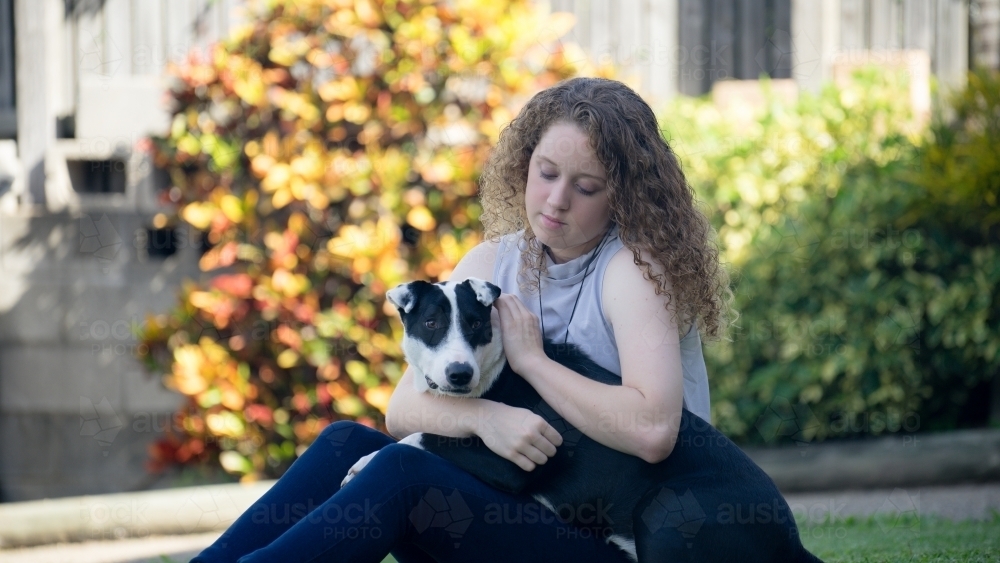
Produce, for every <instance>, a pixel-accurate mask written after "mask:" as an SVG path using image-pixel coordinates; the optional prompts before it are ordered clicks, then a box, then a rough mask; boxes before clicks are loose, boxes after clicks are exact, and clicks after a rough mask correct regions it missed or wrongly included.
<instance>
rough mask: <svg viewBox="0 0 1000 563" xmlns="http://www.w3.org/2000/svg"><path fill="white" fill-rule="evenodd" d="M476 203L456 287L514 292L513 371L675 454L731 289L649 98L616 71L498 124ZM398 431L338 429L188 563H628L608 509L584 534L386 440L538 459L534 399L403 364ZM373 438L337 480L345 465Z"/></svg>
mask: <svg viewBox="0 0 1000 563" xmlns="http://www.w3.org/2000/svg"><path fill="white" fill-rule="evenodd" d="M480 197H481V201H482V205H483V210H484V213H483V215H482V222H483V225H484V227H485V231H486V232H485V235H486V238H487V239H488V240H487V241H486V242H483V243H482V244H480V245H478V246H476V247H475V248H474V249H472V250H471V251H470V252H469V253H468V254H467V255H466V256H465V257H464V258H463V259H462V261H461V262H460V263H459V264H458V266H457V267H456V269H455V271H454V272H453V273H452V275H451V279H452V280H454V281H461V280H463V279H466V278H469V277H477V278H481V279H485V280H490V281H492V282H493V283H495V284H496V285H498V286H499V287H500V288H501V289H502V290H503V292H504V293H503V294H502V295H501V296H500V298H499V300H498V301H497V302H496V304H495V305H496V306H495V309H494V322H495V323H499V324H500V326H501V330H502V336H503V344H504V349H505V352H506V354H507V359H508V361H509V362H510V364H511V367H512V368H513V369H514V370H515V371H517V372H518V373H519V374H521V375H522V376H523V377H524V378H525V379H526V380H527V381H528V382H529V383H530V384H531V385H532V386H533V387H534V388H535V389H536V390H538V392H539V394H540V395H541V396H542V398H543V399H545V401H546V402H547V403H548V404H549V405H551V406H552V407H553V408H554V409H556V410H557V411H558V412H559V414H561V415H562V416H563V417H565V419H566V420H567V421H568V422H570V423H571V424H573V425H574V426H575V427H576V428H578V429H579V430H580V431H581V432H583V433H585V434H586V435H587V436H589V437H591V438H593V439H594V440H595V441H598V442H600V443H602V444H604V445H606V446H608V447H611V448H614V449H617V450H620V451H622V452H625V453H629V454H632V455H635V456H637V457H640V458H642V459H644V460H646V461H648V462H651V463H655V462H658V461H660V460H663V459H665V458H666V457H667V456H669V455H670V452H671V450H672V449H673V446H674V441H675V439H676V436H677V425H676V421H677V420H678V419H679V416H680V410H681V407H682V405H683V406H685V407H687V408H688V410H690V411H692V412H693V413H694V414H697V415H698V416H700V417H701V418H703V419H705V420H710V412H709V401H708V379H707V376H706V372H705V363H704V359H703V356H702V350H701V339H700V333H701V332H704V333H705V334H706V335H710V336H717V335H719V334H720V333H721V332H723V331H724V330H725V323H726V322H727V315H728V313H729V310H730V309H729V304H730V302H731V298H732V295H731V293H730V291H729V288H728V279H727V277H726V274H725V271H724V270H723V269H722V268H720V265H719V260H718V251H717V249H716V248H715V247H714V244H713V243H712V240H711V239H712V236H711V235H712V229H711V227H710V225H709V223H708V221H707V220H706V219H705V217H704V216H703V215H702V214H701V213H700V212H699V211H698V210H697V209H696V208H695V204H694V198H693V194H692V191H691V189H690V187H689V186H688V184H687V182H686V180H685V178H684V174H683V173H682V171H681V169H680V166H679V164H678V162H677V158H676V156H675V155H674V153H673V152H672V151H671V149H670V147H669V146H668V145H667V143H666V142H665V141H664V140H663V137H662V134H661V132H660V130H659V128H658V126H657V122H656V118H655V116H654V114H653V112H652V110H651V109H650V108H649V106H648V105H647V104H646V103H645V102H644V101H643V100H642V99H641V98H640V97H639V96H638V95H637V94H636V93H635V92H633V91H632V90H631V89H629V88H628V87H627V86H625V85H623V84H621V83H620V82H615V81H611V80H605V79H597V78H576V79H572V80H568V81H565V82H562V83H560V84H558V85H556V86H554V87H552V88H549V89H547V90H545V91H543V92H540V93H539V94H537V95H535V96H534V97H533V98H532V99H531V100H530V101H529V102H528V103H527V104H526V105H525V107H524V108H523V109H522V110H521V112H520V113H519V114H518V116H517V117H516V118H515V119H514V120H513V121H512V122H511V123H510V124H509V125H508V126H507V127H506V128H505V129H504V130H503V132H502V133H501V135H500V140H499V143H498V144H497V146H496V148H495V150H494V151H493V152H492V154H491V156H490V158H489V162H488V163H487V164H486V167H485V169H484V173H483V176H482V180H481V191H480ZM543 335H544V337H547V338H551V339H553V340H554V341H555V342H556V343H562V342H566V343H572V344H575V345H577V346H579V347H581V348H582V349H583V350H584V351H585V352H586V353H588V355H590V356H591V357H592V358H593V359H594V360H595V361H596V362H597V363H599V364H601V365H603V366H604V367H606V368H607V369H609V370H611V371H613V372H615V373H619V374H621V377H622V385H621V386H620V387H617V386H615V387H612V386H607V385H603V384H600V383H597V382H594V381H592V380H590V379H587V378H585V377H583V376H582V375H580V374H578V373H576V372H574V371H572V370H570V369H568V368H566V367H563V366H562V365H560V364H557V363H555V362H554V361H552V360H550V359H549V358H547V357H546V356H545V355H544V353H543V352H542V346H541V342H542V337H543ZM386 424H387V426H388V429H389V432H390V433H391V434H392V437H389V436H386V435H384V434H381V433H379V432H376V431H374V430H371V429H369V428H367V427H364V426H361V425H358V424H355V423H351V422H343V421H342V422H337V423H334V424H332V425H330V426H329V427H328V428H326V429H324V431H323V433H322V434H321V436H320V437H319V439H318V440H317V441H316V442H315V443H314V444H313V445H311V446H310V447H309V449H308V450H307V451H306V452H305V454H303V456H302V457H300V458H299V459H298V460H296V461H295V463H293V464H292V466H291V467H290V468H289V470H288V471H287V472H286V473H285V475H284V476H282V478H281V479H279V480H278V482H277V483H276V484H275V485H274V486H273V487H272V488H271V489H270V490H269V491H268V493H267V494H265V495H264V497H263V498H261V499H260V500H259V501H258V502H257V503H255V504H254V505H253V506H252V507H250V508H249V509H248V510H247V511H246V512H245V513H244V514H243V515H242V516H241V517H240V518H239V519H238V520H237V521H236V522H235V523H234V524H233V525H232V526H231V527H230V528H229V530H227V531H226V532H225V533H224V534H223V535H222V537H220V538H219V540H218V541H216V542H215V543H214V544H213V545H212V546H210V547H209V548H207V549H206V550H205V551H203V552H202V553H201V554H200V555H199V556H198V557H196V558H195V559H194V560H193V561H195V562H205V563H207V562H216V561H236V560H239V561H240V562H243V563H248V562H257V561H282V562H292V561H303V562H304V561H345V562H348V561H349V562H352V563H356V562H366V561H370V562H373V563H378V562H380V561H382V559H383V558H384V557H385V555H386V554H388V553H389V552H391V553H392V554H393V555H394V556H395V558H396V559H397V561H399V562H400V563H413V562H431V561H439V562H456V563H457V562H467V561H476V562H484V563H485V562H491V561H497V562H501V561H502V562H509V561H546V562H553V563H554V562H559V561H566V562H574V563H578V562H588V561H594V562H598V561H601V562H604V561H629V559H628V558H627V557H626V556H625V554H624V552H623V551H621V549H620V548H619V547H618V546H616V545H614V544H611V543H608V542H607V541H606V540H607V535H608V534H609V532H607V530H608V528H607V527H606V522H605V523H604V524H605V525H603V526H602V522H601V510H600V507H599V506H597V507H576V508H577V509H578V510H579V512H578V514H577V515H576V516H578V517H581V518H582V519H583V521H585V522H587V521H589V522H593V526H590V525H589V524H588V526H587V527H579V525H576V526H574V525H571V524H569V523H567V522H565V521H563V520H562V519H560V518H559V517H557V516H556V515H555V514H554V513H553V512H552V511H550V510H549V508H546V507H544V506H539V504H538V503H537V502H536V501H534V500H533V499H532V498H530V497H529V496H527V495H524V496H515V495H509V494H506V493H502V492H500V491H496V490H494V489H492V488H490V487H489V486H487V485H485V484H484V483H482V482H480V481H478V480H477V479H475V478H474V477H472V476H470V475H469V474H467V473H465V472H464V471H462V470H460V469H458V468H457V467H455V466H454V465H451V464H450V463H448V462H446V461H444V460H442V459H440V458H437V457H436V456H434V455H433V454H430V453H428V452H425V451H422V450H417V449H415V448H411V447H409V446H405V445H399V444H395V443H394V442H395V440H394V439H393V437H394V438H396V439H401V438H403V437H404V436H407V435H409V434H412V433H414V432H430V433H434V434H440V435H446V436H454V437H467V436H470V435H473V434H475V435H478V436H479V437H481V438H482V439H483V440H484V441H485V443H486V444H487V445H488V446H489V447H490V449H491V450H493V451H494V452H496V453H497V454H498V455H501V456H503V457H505V458H507V459H509V460H511V461H512V462H514V463H516V464H518V465H519V466H521V467H523V468H524V469H526V470H533V469H534V468H535V467H537V466H538V465H540V464H544V463H545V462H546V461H547V460H548V459H549V458H550V457H551V456H553V455H554V454H555V451H556V448H558V447H559V446H560V445H561V443H562V439H561V437H560V435H559V433H558V432H557V431H556V430H555V429H554V428H552V427H551V426H550V425H549V424H548V423H547V422H546V421H545V420H544V419H543V418H541V417H539V416H537V415H535V414H534V413H532V412H531V411H528V410H526V409H521V408H515V407H510V406H507V405H503V404H500V403H494V402H491V401H488V400H483V399H460V398H451V397H441V396H433V395H430V394H425V393H418V392H417V391H415V389H414V387H413V383H412V373H411V371H409V370H408V371H407V372H406V373H405V374H404V375H403V377H402V379H401V380H400V382H399V384H398V385H397V386H396V390H395V392H394V393H393V395H392V399H391V401H390V404H389V410H388V413H387V417H386ZM375 450H380V451H379V453H378V454H377V455H376V456H375V457H374V458H373V459H372V461H371V462H370V463H369V464H368V465H367V467H366V468H365V469H364V470H363V471H361V472H360V473H359V474H358V475H357V476H356V477H355V478H354V480H353V481H351V482H350V483H349V484H348V485H347V486H345V487H344V488H343V489H341V488H340V486H339V485H340V483H341V481H342V479H343V478H344V476H345V475H346V474H347V471H348V469H349V468H350V467H351V466H352V465H353V464H354V463H355V461H357V460H358V459H359V458H360V457H362V456H364V455H367V454H369V453H371V452H373V451H375ZM585 510H586V513H585ZM578 524H579V522H578ZM640 528H641V527H640ZM637 534H638V530H637ZM637 539H638V538H637ZM638 541H642V540H641V539H638Z"/></svg>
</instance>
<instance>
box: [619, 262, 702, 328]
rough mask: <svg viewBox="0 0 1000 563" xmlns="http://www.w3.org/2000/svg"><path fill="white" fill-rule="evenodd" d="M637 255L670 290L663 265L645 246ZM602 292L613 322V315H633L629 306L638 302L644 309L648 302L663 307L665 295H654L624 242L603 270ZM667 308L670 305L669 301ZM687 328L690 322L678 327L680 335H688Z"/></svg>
mask: <svg viewBox="0 0 1000 563" xmlns="http://www.w3.org/2000/svg"><path fill="white" fill-rule="evenodd" d="M639 257H640V258H641V259H642V260H643V261H644V262H646V263H648V264H649V265H650V268H651V270H652V272H653V273H654V274H660V275H662V276H663V279H664V289H666V291H668V292H669V291H670V290H671V289H672V285H671V283H670V275H669V273H667V271H666V268H664V266H663V265H662V264H660V263H659V262H658V261H657V260H656V259H655V258H654V257H653V255H652V254H651V253H650V252H648V251H647V250H645V249H643V250H640V251H639ZM601 294H602V301H603V304H604V309H605V310H604V315H605V318H606V319H608V320H609V321H610V322H611V323H612V325H613V324H614V321H613V319H615V318H622V317H624V316H630V315H633V314H635V311H634V310H631V308H634V307H638V306H640V305H641V306H642V307H643V308H645V307H646V306H648V302H649V301H652V302H655V303H657V304H658V305H659V306H660V307H663V306H665V305H666V301H667V296H666V295H665V294H661V295H657V294H656V282H655V281H653V280H648V279H646V277H645V272H644V271H643V268H642V267H640V266H639V265H638V264H636V263H635V259H634V255H633V253H632V249H630V248H629V247H627V246H624V245H622V247H621V248H619V249H618V250H617V251H616V252H615V254H614V256H612V257H611V260H609V261H608V267H607V269H606V270H605V271H604V285H603V288H602V290H601ZM616 296H622V297H625V296H627V297H628V298H616ZM670 308H671V309H672V308H673V304H672V303H671V306H670ZM690 328H691V327H690V325H687V326H685V327H683V328H682V329H681V337H686V336H688V333H689V329H690ZM685 329H687V330H685Z"/></svg>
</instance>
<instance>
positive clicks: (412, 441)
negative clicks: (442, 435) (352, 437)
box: [340, 432, 424, 488]
mask: <svg viewBox="0 0 1000 563" xmlns="http://www.w3.org/2000/svg"><path fill="white" fill-rule="evenodd" d="M423 434H424V433H423V432H417V433H416V434H410V435H409V436H407V437H405V438H403V439H402V440H400V441H398V442H396V443H397V444H406V445H407V446H412V447H414V448H418V449H421V450H422V449H424V447H423V446H422V445H420V441H421V439H422V437H423ZM378 452H379V450H375V451H374V452H372V453H370V454H368V455H366V456H364V457H362V458H361V459H359V460H358V461H357V462H356V463H355V464H354V465H352V466H351V468H350V469H348V470H347V475H346V476H345V477H344V480H343V481H341V482H340V486H341V488H343V487H344V486H346V485H347V484H348V483H350V482H351V480H352V479H354V478H355V477H356V476H357V475H358V473H360V472H361V470H362V469H364V468H365V466H367V465H368V463H369V462H371V460H372V458H373V457H375V454H377V453H378Z"/></svg>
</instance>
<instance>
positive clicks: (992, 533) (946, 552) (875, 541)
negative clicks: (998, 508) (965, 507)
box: [801, 516, 1000, 563]
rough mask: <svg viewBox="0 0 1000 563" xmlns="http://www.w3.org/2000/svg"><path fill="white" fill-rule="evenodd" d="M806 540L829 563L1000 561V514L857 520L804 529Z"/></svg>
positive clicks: (810, 549)
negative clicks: (959, 518) (971, 517)
mask: <svg viewBox="0 0 1000 563" xmlns="http://www.w3.org/2000/svg"><path fill="white" fill-rule="evenodd" d="M801 536H802V543H803V544H804V545H805V546H806V547H807V548H808V549H809V551H811V552H813V553H814V554H815V555H816V556H817V557H819V558H820V559H822V560H823V561H826V562H827V563H848V562H849V563H911V562H912V563H931V562H934V563H945V562H956V563H957V562H966V561H968V562H974V563H997V562H998V561H1000V517H994V518H993V520H991V521H985V522H972V521H969V522H960V523H954V522H951V521H948V520H943V519H939V518H932V517H928V516H924V517H921V518H920V519H917V518H902V517H900V518H897V519H895V520H892V519H879V520H875V519H871V518H868V519H853V518H847V519H845V520H844V521H841V522H836V523H832V524H825V525H821V526H814V527H809V528H803V529H802V530H801Z"/></svg>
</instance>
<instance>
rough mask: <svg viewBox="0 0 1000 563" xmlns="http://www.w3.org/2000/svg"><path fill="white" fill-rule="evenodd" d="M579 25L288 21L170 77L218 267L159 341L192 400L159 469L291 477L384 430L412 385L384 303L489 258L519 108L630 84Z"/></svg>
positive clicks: (183, 208) (387, 18)
mask: <svg viewBox="0 0 1000 563" xmlns="http://www.w3.org/2000/svg"><path fill="white" fill-rule="evenodd" d="M572 25H573V18H572V16H570V15H569V14H550V13H548V12H547V11H545V10H544V8H540V7H536V6H535V5H534V4H533V3H530V2H526V1H519V0H501V1H485V0H471V1H461V2H432V1H430V0H412V1H397V2H393V1H388V0H385V1H382V0H358V1H354V0H297V1H293V0H285V1H270V2H268V3H267V7H266V8H262V9H261V10H260V12H259V13H257V14H256V15H255V17H254V19H253V22H252V23H251V24H249V25H247V26H245V27H243V28H241V29H239V30H237V31H236V32H234V33H233V35H232V36H231V37H230V38H229V39H228V40H226V41H225V42H223V43H221V44H219V45H217V46H215V48H214V49H213V50H212V52H211V56H210V57H209V59H208V60H198V59H196V58H191V59H189V60H188V61H187V62H186V64H184V65H183V66H175V67H173V68H172V69H171V73H172V75H173V77H174V83H173V86H172V88H171V91H170V94H171V96H172V100H173V102H174V107H173V121H172V126H171V129H170V133H169V135H167V136H165V137H162V138H155V139H152V145H153V148H152V152H153V158H154V160H155V163H156V165H157V166H159V167H160V168H162V169H164V170H166V171H167V172H168V173H169V175H170V179H171V188H170V191H169V193H170V194H171V198H170V199H172V200H173V201H175V202H176V203H177V215H178V216H179V217H180V218H181V219H183V221H185V222H186V223H188V224H189V225H190V226H191V227H193V228H194V229H198V230H200V231H202V232H203V233H204V239H205V240H206V242H207V246H208V250H207V251H206V252H205V253H204V254H203V255H202V257H201V260H200V267H201V270H202V271H203V272H205V275H204V276H203V278H204V279H203V280H202V281H200V282H190V283H188V284H186V285H185V287H184V288H183V290H182V291H181V295H180V302H179V305H178V307H177V308H176V309H175V310H174V311H172V312H171V313H169V314H165V315H158V316H151V317H150V318H149V319H148V322H147V325H146V328H145V330H144V333H143V335H142V338H143V343H144V344H145V346H142V347H140V349H142V350H145V353H144V354H143V356H142V359H143V360H144V361H145V363H146V365H147V367H148V368H149V369H150V370H151V371H153V372H158V373H164V374H165V375H164V382H165V384H166V385H168V386H169V387H170V388H173V389H176V390H177V391H179V392H180V393H182V394H184V395H186V396H187V397H188V399H189V400H188V401H187V403H186V406H185V407H184V408H183V410H182V411H181V412H179V413H178V414H177V416H176V421H177V424H176V425H175V426H176V427H177V428H178V429H179V430H178V431H174V432H172V433H171V434H170V435H169V436H168V437H166V438H164V439H162V440H161V441H159V442H158V443H157V444H156V445H155V446H154V447H153V453H152V459H151V463H150V468H151V469H152V470H158V469H162V468H163V467H166V466H168V465H172V464H208V465H215V464H217V463H218V464H221V466H222V467H223V468H224V469H225V470H226V471H228V472H230V473H232V474H236V475H240V476H242V477H243V478H245V479H256V478H261V477H273V476H277V475H280V474H281V473H282V472H283V471H284V470H285V469H286V468H287V467H288V465H289V464H290V463H291V462H292V461H293V460H294V459H295V457H296V456H297V455H299V454H300V453H301V452H302V451H303V449H304V448H305V447H306V446H307V445H308V444H310V443H311V442H312V441H313V440H314V439H315V438H316V436H317V435H318V433H319V432H320V431H321V430H322V428H323V427H324V426H326V425H327V424H330V423H331V422H332V421H334V420H338V419H344V418H349V419H355V420H358V421H359V422H362V423H364V424H367V425H370V426H374V427H378V428H383V429H384V413H385V410H386V407H387V404H388V399H389V396H390V394H391V392H392V389H393V385H394V384H395V382H396V381H398V379H399V378H400V377H401V375H402V373H403V371H404V362H403V359H402V354H401V350H400V347H399V340H400V337H401V333H400V331H401V327H400V326H399V323H398V321H395V320H393V319H395V318H396V314H395V311H393V310H392V309H391V307H390V306H388V305H387V304H386V301H385V291H386V290H387V289H389V288H391V287H393V286H394V285H396V284H398V283H400V282H403V281H406V280H409V279H413V278H422V279H427V280H429V281H437V280H441V279H446V278H447V277H448V275H449V273H450V272H451V270H452V269H453V268H454V266H455V264H456V263H457V262H458V260H459V259H460V258H461V257H462V256H463V255H464V254H465V252H467V251H468V250H469V249H470V248H472V247H473V246H475V245H476V244H477V243H478V242H480V230H479V229H478V228H477V227H478V217H479V214H480V212H481V208H480V207H479V205H478V203H477V201H476V199H475V195H476V187H477V179H478V172H479V169H480V166H481V164H482V162H483V161H484V160H485V156H486V152H487V151H488V149H489V147H490V146H491V145H492V144H493V143H494V142H495V141H496V139H497V137H498V134H499V130H500V128H501V127H502V126H503V125H504V124H505V123H506V122H508V121H509V120H510V119H511V117H512V116H513V112H514V111H516V108H517V107H518V106H519V104H521V103H523V102H524V101H525V100H526V99H527V98H528V97H530V96H531V95H532V94H533V93H535V92H537V91H538V90H540V89H543V88H545V87H548V86H550V85H552V84H555V83H556V82H558V81H560V80H563V79H565V78H569V77H571V76H574V75H579V74H588V75H600V76H611V75H612V70H611V69H610V68H608V67H604V68H594V67H591V66H590V64H589V62H588V61H587V59H586V57H585V56H584V55H583V53H582V51H580V50H579V48H578V47H576V46H575V45H573V44H564V43H563V42H562V41H560V38H561V37H562V36H564V35H565V33H566V32H567V31H568V30H569V29H570V28H571V27H572Z"/></svg>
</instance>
